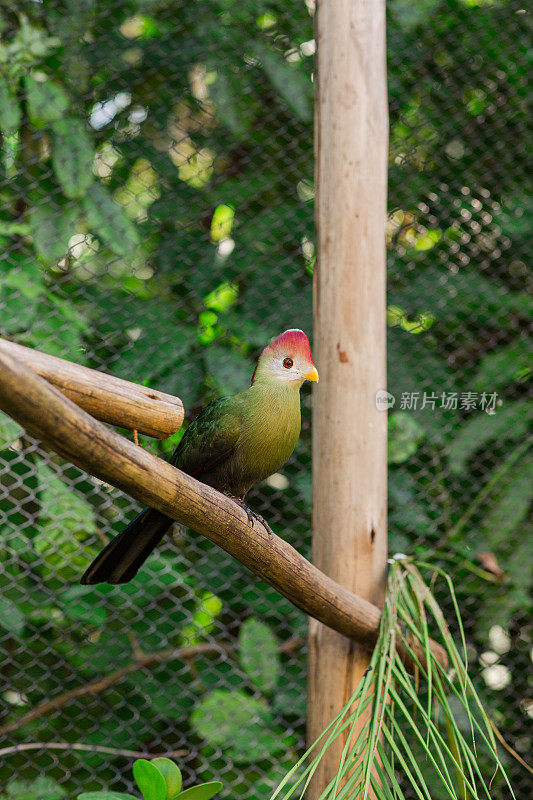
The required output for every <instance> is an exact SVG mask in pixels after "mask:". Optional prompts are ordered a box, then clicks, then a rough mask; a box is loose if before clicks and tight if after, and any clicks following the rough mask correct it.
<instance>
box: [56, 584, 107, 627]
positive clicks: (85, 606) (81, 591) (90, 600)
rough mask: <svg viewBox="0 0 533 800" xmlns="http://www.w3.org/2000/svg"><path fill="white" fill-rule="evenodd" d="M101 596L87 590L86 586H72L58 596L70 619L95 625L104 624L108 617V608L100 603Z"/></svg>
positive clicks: (59, 602) (64, 611) (63, 609)
mask: <svg viewBox="0 0 533 800" xmlns="http://www.w3.org/2000/svg"><path fill="white" fill-rule="evenodd" d="M99 601H100V602H101V599H100V596H99V595H98V593H97V592H95V591H91V590H89V591H87V588H86V587H85V586H72V587H71V588H70V589H67V590H66V591H64V592H62V593H61V594H60V595H59V597H58V604H59V605H60V606H61V609H62V611H63V613H64V614H65V616H66V617H68V619H73V620H77V621H79V622H84V623H86V624H87V625H94V626H95V627H100V626H102V625H103V624H104V623H105V621H106V619H107V609H106V608H105V606H102V605H99V604H98V603H99Z"/></svg>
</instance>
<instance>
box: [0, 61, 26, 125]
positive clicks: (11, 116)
mask: <svg viewBox="0 0 533 800" xmlns="http://www.w3.org/2000/svg"><path fill="white" fill-rule="evenodd" d="M21 120H22V114H21V111H20V107H19V104H18V100H17V98H16V95H15V94H14V93H13V91H12V90H11V89H10V88H9V85H8V83H7V81H6V79H5V78H3V77H2V76H1V75H0V130H1V131H2V133H4V134H6V135H8V136H9V135H10V134H13V133H16V131H18V129H19V126H20V122H21Z"/></svg>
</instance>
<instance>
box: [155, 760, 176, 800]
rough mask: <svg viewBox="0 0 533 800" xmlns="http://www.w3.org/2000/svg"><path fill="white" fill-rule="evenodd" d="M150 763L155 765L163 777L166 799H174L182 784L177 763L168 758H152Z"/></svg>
mask: <svg viewBox="0 0 533 800" xmlns="http://www.w3.org/2000/svg"><path fill="white" fill-rule="evenodd" d="M150 763H151V764H153V765H154V766H155V767H157V769H158V770H159V772H160V773H161V775H162V776H163V778H164V779H165V784H166V793H167V798H166V800H174V798H176V797H177V796H178V794H179V793H180V792H181V785H182V778H181V772H180V770H179V767H178V765H177V764H175V763H174V762H173V761H171V760H170V758H152V760H151V762H150Z"/></svg>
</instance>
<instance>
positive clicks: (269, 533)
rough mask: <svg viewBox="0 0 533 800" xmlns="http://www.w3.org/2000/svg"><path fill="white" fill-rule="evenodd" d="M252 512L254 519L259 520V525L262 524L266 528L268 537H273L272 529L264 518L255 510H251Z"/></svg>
mask: <svg viewBox="0 0 533 800" xmlns="http://www.w3.org/2000/svg"><path fill="white" fill-rule="evenodd" d="M252 514H253V516H254V517H255V518H256V520H257V521H258V522H260V523H261V525H263V526H264V527H265V528H266V529H267V533H268V535H269V538H270V539H272V538H273V537H274V531H273V530H272V528H271V527H270V525H269V524H268V522H267V521H266V519H265V518H264V517H262V516H261V514H257V513H256V512H255V511H252Z"/></svg>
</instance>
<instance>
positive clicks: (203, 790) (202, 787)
mask: <svg viewBox="0 0 533 800" xmlns="http://www.w3.org/2000/svg"><path fill="white" fill-rule="evenodd" d="M222 788H223V785H222V784H221V783H220V781H209V783H200V784H198V786H191V788H190V789H185V791H184V792H182V793H181V794H180V795H178V800H211V798H212V797H214V796H215V795H216V793H217V792H221V791H222Z"/></svg>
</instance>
